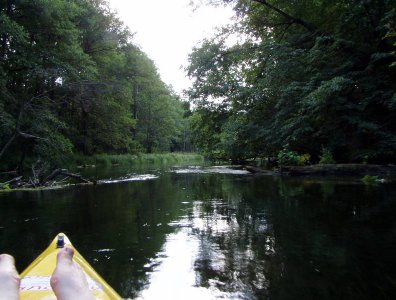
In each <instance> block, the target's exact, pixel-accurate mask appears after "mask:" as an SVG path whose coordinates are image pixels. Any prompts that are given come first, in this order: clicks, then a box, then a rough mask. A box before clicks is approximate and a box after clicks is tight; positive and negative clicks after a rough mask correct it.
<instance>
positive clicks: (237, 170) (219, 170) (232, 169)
mask: <svg viewBox="0 0 396 300" xmlns="http://www.w3.org/2000/svg"><path fill="white" fill-rule="evenodd" d="M173 172H174V173H176V174H231V175H248V174H250V172H249V171H247V170H244V169H242V168H241V167H238V166H212V167H201V166H191V167H187V168H180V169H175V170H174V171H173Z"/></svg>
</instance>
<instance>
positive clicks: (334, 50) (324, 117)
mask: <svg viewBox="0 0 396 300" xmlns="http://www.w3.org/2000/svg"><path fill="white" fill-rule="evenodd" d="M211 2H212V3H214V4H217V5H220V4H227V5H233V7H234V9H235V11H236V12H237V15H238V19H237V21H236V22H235V24H234V26H230V27H228V28H224V29H223V30H222V31H220V32H219V34H218V35H217V36H216V37H214V38H211V39H207V40H205V41H204V42H203V43H202V44H201V45H199V46H198V47H196V48H195V49H194V50H193V52H192V54H191V55H190V65H189V67H188V68H187V71H188V74H189V75H190V77H191V78H192V79H193V80H194V84H193V87H192V88H191V89H190V91H189V95H190V98H191V100H192V101H193V102H194V103H195V107H196V109H195V113H194V115H193V116H192V122H193V123H192V130H193V133H194V140H195V142H196V145H197V146H198V147H199V148H200V149H201V150H202V151H204V152H205V153H206V154H207V155H209V156H212V157H214V158H223V159H224V158H227V159H233V160H241V159H248V158H257V157H261V158H263V157H277V156H278V153H280V154H281V155H282V153H296V154H299V155H304V154H306V156H308V157H310V158H311V161H312V162H318V161H319V160H321V159H322V156H323V149H325V151H326V152H327V156H328V157H330V158H331V160H332V159H333V158H334V159H335V160H336V161H338V162H352V161H353V162H380V163H389V162H393V163H394V162H395V161H396V113H395V112H396V91H395V90H396V89H395V88H396V68H395V67H396V55H395V46H396V44H395V32H396V1H395V0H382V1H378V0H364V1H361V0H359V1H357V0H356V1H354V0H352V1H345V0H337V1H326V0H315V1H313V0H304V1H287V0H268V1H265V0H251V1H249V0H223V1H220V0H219V1H211ZM236 37H237V38H238V42H237V43H236V42H235V39H236ZM282 151H283V152H282Z"/></svg>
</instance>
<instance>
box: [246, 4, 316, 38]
mask: <svg viewBox="0 0 396 300" xmlns="http://www.w3.org/2000/svg"><path fill="white" fill-rule="evenodd" d="M252 1H253V2H257V3H260V4H262V5H265V6H267V7H268V8H269V9H272V10H274V11H276V12H277V13H278V14H280V15H282V16H283V17H285V18H286V19H289V20H290V21H292V22H293V23H295V24H299V25H301V26H303V27H304V28H306V29H307V30H308V31H311V32H313V31H315V30H316V28H315V27H314V26H313V25H311V24H309V23H307V22H305V21H304V20H303V19H300V18H295V17H293V16H291V15H289V14H287V13H286V12H284V11H283V10H281V9H279V8H277V7H275V6H273V5H272V4H270V3H268V1H266V0H252Z"/></svg>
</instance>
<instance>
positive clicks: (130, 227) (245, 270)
mask: <svg viewBox="0 0 396 300" xmlns="http://www.w3.org/2000/svg"><path fill="white" fill-rule="evenodd" d="M195 169H196V172H194V171H193V170H194V168H176V169H173V170H169V169H154V168H153V169H151V170H139V171H136V170H134V171H133V172H125V171H123V172H124V174H121V173H123V172H121V171H120V172H119V173H118V174H112V175H110V176H111V177H112V180H113V181H112V182H113V183H108V184H99V185H97V186H79V187H70V188H67V189H64V190H53V191H41V192H29V193H28V192H16V193H11V194H0V250H1V251H2V252H9V253H12V254H13V255H14V256H15V257H16V259H17V263H18V269H19V270H22V269H23V268H25V267H26V266H27V265H28V264H29V263H30V262H31V261H32V260H33V258H35V257H36V256H37V255H38V254H39V253H40V252H41V251H42V250H43V249H44V247H45V246H46V245H47V244H48V242H49V241H50V240H51V239H52V238H53V236H54V235H55V234H56V233H58V232H60V231H63V232H65V233H66V234H68V235H69V236H70V238H71V239H72V241H73V243H74V244H75V246H76V247H77V249H79V251H80V252H81V253H82V254H83V255H84V256H85V257H86V258H87V260H88V261H89V262H90V263H91V264H93V266H94V268H95V269H96V270H97V271H98V272H99V273H100V274H101V275H102V276H103V277H104V278H105V279H106V280H107V281H108V282H109V283H110V284H111V285H112V286H113V287H114V288H115V289H116V290H117V291H119V292H120V294H121V295H122V296H123V297H131V298H141V299H158V298H161V299H168V298H170V297H171V298H172V299H185V298H186V297H188V298H189V299H213V298H232V299H335V298H337V299H392V298H395V297H396V259H395V258H394V253H396V219H395V217H394V216H395V215H396V201H395V199H396V197H395V196H396V186H395V185H393V184H382V185H379V186H365V185H363V184H361V183H360V182H359V181H357V180H355V181H354V180H346V179H345V180H340V179H326V180H325V179H317V178H316V179H315V178H305V179H302V178H280V177H271V176H251V175H248V174H245V173H243V172H238V171H235V170H231V171H230V172H227V171H226V170H225V169H224V168H217V169H216V168H214V169H213V167H212V168H199V167H195ZM183 170H187V171H183ZM139 172H140V174H144V175H152V177H149V178H146V177H144V178H143V179H145V180H143V181H142V180H133V181H130V180H120V179H122V178H123V179H128V178H129V177H128V176H129V175H128V176H125V174H132V175H133V176H135V175H136V174H139ZM101 178H105V176H104V175H103V176H102V177H101Z"/></svg>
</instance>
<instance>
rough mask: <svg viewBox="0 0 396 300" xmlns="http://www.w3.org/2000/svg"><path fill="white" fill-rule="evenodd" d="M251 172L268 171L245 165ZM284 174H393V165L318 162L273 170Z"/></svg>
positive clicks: (394, 167) (395, 172)
mask: <svg viewBox="0 0 396 300" xmlns="http://www.w3.org/2000/svg"><path fill="white" fill-rule="evenodd" d="M245 168H246V170H248V171H249V172H251V173H269V172H270V171H268V170H264V169H261V168H257V167H251V166H247V167H245ZM273 173H274V174H278V175H285V176H330V175H331V176H336V175H339V176H366V175H369V176H395V175H396V166H395V165H387V166H384V165H370V164H318V165H311V166H282V167H280V168H278V169H275V170H274V171H273Z"/></svg>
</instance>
